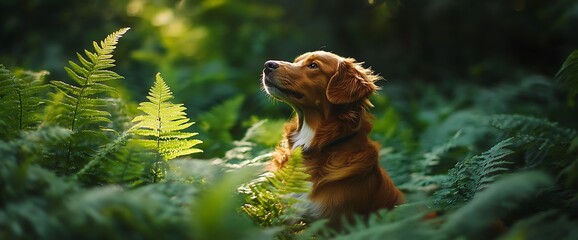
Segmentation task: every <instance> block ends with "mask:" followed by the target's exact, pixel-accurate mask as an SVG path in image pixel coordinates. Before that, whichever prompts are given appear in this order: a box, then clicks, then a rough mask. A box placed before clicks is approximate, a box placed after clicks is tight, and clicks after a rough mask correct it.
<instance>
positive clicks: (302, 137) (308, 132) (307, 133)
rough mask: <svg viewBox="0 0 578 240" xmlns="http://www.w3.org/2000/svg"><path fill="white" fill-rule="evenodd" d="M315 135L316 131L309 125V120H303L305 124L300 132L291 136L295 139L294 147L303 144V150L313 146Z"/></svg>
mask: <svg viewBox="0 0 578 240" xmlns="http://www.w3.org/2000/svg"><path fill="white" fill-rule="evenodd" d="M314 136H315V131H313V129H311V127H309V125H307V122H305V121H303V126H301V130H299V132H297V133H295V134H293V136H291V138H292V139H293V149H295V148H296V147H298V146H302V147H303V150H306V149H308V148H309V147H310V146H311V142H312V141H313V137H314Z"/></svg>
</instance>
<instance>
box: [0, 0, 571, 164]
mask: <svg viewBox="0 0 578 240" xmlns="http://www.w3.org/2000/svg"><path fill="white" fill-rule="evenodd" d="M122 27H131V30H130V31H129V32H128V33H127V34H126V35H125V37H123V38H122V39H121V41H120V43H119V45H118V48H117V50H116V52H115V59H116V60H117V67H116V68H115V71H117V72H118V73H120V74H121V75H123V76H124V77H125V79H124V80H123V81H122V82H120V83H118V84H119V85H118V86H117V87H118V88H119V89H121V92H122V93H123V96H122V97H123V98H125V99H126V100H127V101H133V102H140V101H143V100H144V99H145V96H146V94H147V91H148V89H149V88H150V86H151V85H152V83H153V80H154V76H155V74H156V72H161V73H162V75H163V77H164V79H165V80H166V81H167V83H168V85H169V86H170V87H171V89H172V91H173V93H174V95H175V97H176V99H175V101H174V102H177V103H184V104H185V106H186V107H187V108H188V109H187V111H188V114H189V117H191V118H192V120H193V121H200V120H202V119H206V118H209V117H210V116H209V115H207V112H209V111H211V110H215V107H216V106H223V105H227V104H228V106H230V105H237V109H238V110H239V114H238V115H237V116H234V119H232V120H228V121H225V120H224V121H225V122H232V123H230V124H229V125H230V126H224V127H227V128H228V129H226V130H227V135H226V136H219V137H220V138H222V139H221V140H222V141H219V142H227V141H228V140H232V139H238V138H239V137H241V136H242V134H243V133H244V131H245V130H246V128H247V127H248V126H250V125H251V124H252V123H254V122H255V121H256V119H263V118H269V117H274V118H281V119H286V118H288V117H289V115H290V113H291V109H289V108H288V107H285V106H282V107H280V105H281V104H272V103H271V102H272V101H271V100H270V99H268V98H267V97H266V96H265V95H264V94H263V93H262V91H261V89H260V85H259V78H260V74H261V70H262V64H263V63H264V62H265V61H266V60H268V59H280V60H288V61H290V60H292V59H293V58H294V57H296V56H297V55H299V54H301V53H303V52H307V51H313V50H326V51H331V52H334V53H337V54H339V55H343V56H349V57H354V58H356V59H358V60H359V61H364V62H365V66H371V67H372V68H373V69H374V70H375V71H376V72H378V73H380V74H381V75H382V76H383V77H384V78H385V79H386V80H387V81H381V83H380V84H381V86H382V87H383V89H384V90H383V91H382V92H383V93H382V94H384V95H386V96H388V97H389V99H390V100H391V102H396V101H397V102H400V101H408V99H407V98H413V99H424V98H427V97H428V96H427V94H431V93H432V91H433V92H435V94H437V96H445V95H448V96H449V97H455V96H453V95H455V94H456V90H455V89H459V87H458V86H463V85H468V86H480V87H484V88H491V87H492V86H496V85H499V84H504V83H507V82H511V81H516V79H520V78H526V77H527V76H543V77H545V78H552V77H553V76H554V75H555V74H556V72H557V71H558V69H559V68H560V66H561V64H562V63H563V62H564V60H565V59H566V57H567V56H568V55H569V54H570V53H571V52H572V51H573V50H574V49H576V48H578V2H577V1H575V0H557V1H543V0H485V1H478V0H436V1H417V0H392V1H384V0H381V1H380V0H370V1H367V0H348V1H334V0H319V1H307V0H245V1H239V0H180V1H178V0H123V1H121V0H85V1H74V0H0V63H2V64H4V65H6V66H7V67H8V68H24V69H31V70H42V69H44V70H48V71H49V72H50V73H51V75H50V76H49V79H50V80H66V79H68V77H67V76H66V73H65V72H64V69H63V67H64V66H65V65H66V64H67V61H68V60H75V59H76V54H75V53H76V52H82V51H83V50H84V49H89V50H91V49H92V45H91V44H92V41H95V40H97V41H99V40H102V39H104V38H105V37H106V36H107V35H108V34H109V33H111V32H113V31H116V30H118V29H119V28H122ZM424 86H426V87H424ZM427 86H429V87H427ZM122 89H123V90H122ZM428 89H429V90H428ZM466 94H467V93H466ZM488 99H491V98H488ZM378 102H379V100H378ZM378 107H379V106H378ZM434 107H435V106H434ZM406 108H411V104H398V111H399V112H400V115H402V116H403V114H404V109H406ZM226 109H227V108H221V110H222V111H225V110H226ZM542 109H543V108H542ZM217 110H218V109H217ZM376 112H378V113H379V112H380V110H379V109H377V110H376ZM498 112H499V111H498ZM203 114H204V115H203ZM219 117H220V116H213V118H217V120H218V118H219ZM410 124H411V123H410ZM417 125H419V124H417ZM417 125H416V126H417ZM195 126H198V128H200V130H201V131H204V132H210V131H211V130H210V129H209V128H211V127H212V128H215V127H218V126H214V125H213V126H209V125H203V123H202V122H201V123H199V124H198V125H195ZM217 132H219V131H217ZM221 132H222V131H221ZM219 134H220V133H219ZM209 135H210V134H209V133H207V134H205V136H209ZM199 136H201V137H202V135H199ZM207 138H208V137H207ZM204 140H205V141H211V140H210V139H204ZM215 144H217V145H218V144H219V143H217V141H215V142H213V143H211V144H209V146H207V147H205V150H206V152H207V151H208V152H209V153H210V149H207V148H215V149H223V148H222V147H219V146H215Z"/></svg>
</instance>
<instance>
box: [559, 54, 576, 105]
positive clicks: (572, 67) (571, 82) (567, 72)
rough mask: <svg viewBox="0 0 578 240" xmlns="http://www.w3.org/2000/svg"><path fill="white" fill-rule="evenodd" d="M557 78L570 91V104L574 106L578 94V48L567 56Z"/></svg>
mask: <svg viewBox="0 0 578 240" xmlns="http://www.w3.org/2000/svg"><path fill="white" fill-rule="evenodd" d="M555 78H556V81H557V82H558V83H559V84H560V86H561V87H562V88H563V89H566V90H567V91H568V105H570V106H574V105H575V99H574V98H575V97H576V95H578V50H574V52H572V53H571V54H570V56H568V58H566V61H564V63H563V64H562V67H561V68H560V70H558V73H556V76H555Z"/></svg>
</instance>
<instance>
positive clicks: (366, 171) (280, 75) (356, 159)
mask: <svg viewBox="0 0 578 240" xmlns="http://www.w3.org/2000/svg"><path fill="white" fill-rule="evenodd" d="M379 79H380V77H379V76H377V75H375V74H373V71H371V70H370V69H367V68H363V67H362V66H361V63H357V62H356V61H355V60H354V59H352V58H343V57H340V56H338V55H336V54H333V53H329V52H324V51H316V52H309V53H305V54H303V55H301V56H299V57H297V58H296V59H295V60H294V61H293V62H292V63H291V62H284V61H267V62H266V63H265V69H264V70H263V78H262V84H263V87H264V89H265V91H266V92H267V93H268V94H269V95H271V96H273V97H274V98H276V99H278V100H280V101H283V102H286V103H287V104H289V105H291V107H293V109H294V110H295V111H296V113H297V114H296V116H295V118H294V119H293V120H292V121H290V122H289V123H287V124H286V126H285V134H284V144H281V145H280V146H279V147H278V148H277V150H276V152H275V155H274V157H273V159H272V168H273V169H279V168H281V167H282V166H283V164H284V163H285V162H286V161H287V160H288V157H289V155H290V152H291V151H292V150H293V149H294V148H295V147H297V146H296V144H299V145H301V146H302V147H303V158H304V161H305V165H306V167H307V173H309V174H310V176H311V179H310V181H311V182H312V191H311V193H310V195H309V198H310V200H311V202H313V203H314V204H315V205H316V211H317V215H318V216H320V217H324V218H329V219H330V224H331V225H333V226H338V225H339V222H340V218H341V217H342V216H346V217H350V216H351V215H352V214H354V213H356V214H361V215H367V214H368V213H370V212H372V211H375V210H377V209H380V208H390V209H391V208H393V207H394V206H395V205H397V204H400V203H402V202H403V194H402V193H401V192H400V191H399V190H398V189H397V188H396V186H395V185H394V183H393V181H392V180H391V179H390V178H389V176H388V175H387V173H386V172H385V171H384V170H383V169H382V168H381V167H380V166H379V164H378V150H379V145H378V144H377V143H376V142H374V141H371V140H370V139H369V138H368V134H369V132H370V131H371V128H372V124H371V120H372V116H371V114H370V113H369V112H368V111H367V110H368V108H369V107H372V105H371V103H370V102H369V100H368V98H369V96H370V95H371V94H373V93H374V92H375V91H376V90H377V89H378V87H377V86H376V85H375V81H377V80H379Z"/></svg>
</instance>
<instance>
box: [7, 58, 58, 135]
mask: <svg viewBox="0 0 578 240" xmlns="http://www.w3.org/2000/svg"><path fill="white" fill-rule="evenodd" d="M47 74H48V73H47V72H45V71H43V72H39V73H31V72H25V73H24V74H23V75H24V77H22V78H20V77H16V76H15V75H14V74H13V73H11V72H10V71H9V70H8V69H6V68H5V67H4V65H0V129H1V130H0V139H13V138H15V137H16V135H17V134H18V133H19V132H20V131H22V130H30V129H33V128H34V127H35V126H37V125H38V122H39V121H40V117H39V116H38V112H39V111H40V109H41V107H42V106H43V105H44V104H45V100H44V99H43V98H42V97H43V95H44V91H45V90H46V87H47V86H46V85H45V84H44V78H45V76H46V75H47Z"/></svg>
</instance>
